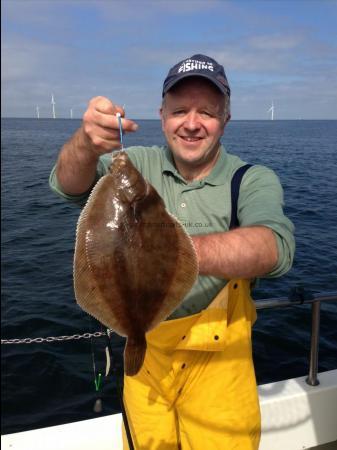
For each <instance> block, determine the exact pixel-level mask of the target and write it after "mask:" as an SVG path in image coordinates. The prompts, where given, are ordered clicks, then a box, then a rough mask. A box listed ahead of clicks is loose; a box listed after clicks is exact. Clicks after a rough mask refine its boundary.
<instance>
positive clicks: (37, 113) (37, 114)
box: [36, 106, 40, 119]
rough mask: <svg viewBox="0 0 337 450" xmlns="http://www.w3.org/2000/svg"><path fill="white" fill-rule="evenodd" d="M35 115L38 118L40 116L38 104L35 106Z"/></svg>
mask: <svg viewBox="0 0 337 450" xmlns="http://www.w3.org/2000/svg"><path fill="white" fill-rule="evenodd" d="M36 116H37V118H38V119H39V118H40V110H39V107H38V106H37V107H36Z"/></svg>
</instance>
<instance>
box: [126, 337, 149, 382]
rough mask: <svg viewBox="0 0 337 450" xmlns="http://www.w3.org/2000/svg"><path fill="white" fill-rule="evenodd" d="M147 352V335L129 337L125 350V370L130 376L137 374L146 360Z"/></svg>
mask: <svg viewBox="0 0 337 450" xmlns="http://www.w3.org/2000/svg"><path fill="white" fill-rule="evenodd" d="M145 352H146V339H145V335H142V336H138V337H137V338H130V337H129V338H128V339H127V341H126V346H125V350H124V372H125V375H128V376H130V377H132V376H134V375H136V374H137V373H138V372H139V371H140V369H141V367H142V365H143V362H144V358H145Z"/></svg>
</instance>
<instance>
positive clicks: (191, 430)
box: [50, 55, 295, 450]
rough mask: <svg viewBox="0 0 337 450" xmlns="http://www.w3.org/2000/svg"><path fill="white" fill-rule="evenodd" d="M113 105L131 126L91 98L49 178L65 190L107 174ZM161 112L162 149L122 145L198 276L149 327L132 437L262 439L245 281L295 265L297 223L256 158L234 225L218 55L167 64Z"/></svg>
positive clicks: (151, 443)
mask: <svg viewBox="0 0 337 450" xmlns="http://www.w3.org/2000/svg"><path fill="white" fill-rule="evenodd" d="M118 112H119V113H120V114H121V115H122V116H123V119H122V124H123V130H124V132H133V131H136V130H137V124H136V123H134V122H133V121H131V120H129V119H126V118H125V117H124V111H123V108H121V107H120V106H118V105H115V104H113V103H112V102H111V101H110V100H108V99H107V98H104V97H96V98H94V99H92V100H91V102H90V103H89V107H88V109H87V111H86V112H85V114H84V117H83V124H82V126H81V128H80V129H79V130H78V131H77V132H76V133H75V134H74V136H73V137H72V138H71V139H70V140H69V142H67V143H66V144H65V145H64V147H63V148H62V150H61V152H60V155H59V158H58V161H57V164H56V166H55V168H54V169H53V171H52V174H51V177H50V184H51V187H52V188H53V189H54V190H55V191H56V192H58V193H59V194H60V195H62V196H63V197H65V198H67V199H69V200H73V201H77V202H83V201H84V200H85V199H86V198H87V196H88V194H89V192H90V190H91V188H92V187H93V185H94V184H95V182H96V181H97V179H98V178H99V177H100V176H102V175H103V174H104V173H106V172H107V170H108V166H109V164H110V156H108V155H106V154H107V153H108V152H111V151H112V150H114V149H119V148H120V139H119V127H118V119H117V117H116V113H118ZM160 116H161V121H162V129H163V133H164V135H165V137H166V140H167V147H165V148H159V147H151V148H145V147H133V148H129V149H128V150H127V151H128V154H129V157H130V159H131V160H132V162H133V163H134V164H135V166H136V167H137V168H138V170H140V171H141V173H142V174H143V176H144V177H145V178H146V179H147V180H148V181H149V182H150V183H151V184H152V185H153V186H154V187H155V188H156V189H157V191H158V192H159V194H160V195H161V196H162V197H163V199H164V201H165V204H166V207H167V209H168V210H169V211H170V212H171V213H172V214H173V215H175V216H176V217H177V218H178V220H180V221H181V222H182V223H183V224H185V226H186V229H187V231H188V232H189V234H190V235H191V236H192V240H193V243H194V246H195V249H196V252H197V256H198V261H199V277H198V281H197V282H196V283H195V285H194V286H193V288H192V289H191V291H190V293H189V294H188V296H187V297H186V298H185V299H184V301H183V302H182V304H181V306H180V307H179V308H178V309H177V310H176V311H174V313H173V314H172V315H171V316H170V318H169V320H167V321H165V322H163V323H162V324H160V325H159V326H158V327H157V328H156V329H154V330H152V331H151V332H149V333H147V343H148V349H147V353H146V357H145V362H144V365H143V367H142V369H141V371H140V372H139V374H137V375H136V376H135V377H125V382H124V399H125V403H126V409H127V413H128V417H129V423H130V428H131V432H132V439H133V442H134V445H135V448H136V449H144V450H145V449H146V450H151V449H156V450H159V449H163V450H164V449H168V450H169V449H177V448H182V449H183V450H186V449H191V450H192V449H193V450H199V449H200V450H205V449H206V450H207V449H210V450H211V449H212V450H213V449H214V450H218V449H226V450H230V449H242V450H248V449H257V448H258V445H259V438H260V415H259V406H258V396H257V388H256V382H255V375H254V368H253V363H252V355H251V326H252V324H253V323H254V321H255V318H256V315H255V308H254V304H253V302H252V300H251V298H250V281H251V280H253V279H255V278H257V277H262V276H267V277H276V276H280V275H282V274H284V273H285V272H287V271H288V270H289V269H290V267H291V265H292V260H293V255H294V248H295V244H294V237H293V231H294V230H293V225H292V223H291V222H290V221H289V220H288V219H287V218H286V217H285V216H284V214H283V210H282V205H283V192H282V188H281V185H280V183H279V180H278V178H277V176H276V175H275V174H274V172H273V171H271V170H270V169H267V168H265V167H262V166H253V167H251V168H250V169H249V170H248V171H247V172H246V174H245V175H244V177H243V179H242V184H241V188H240V196H239V202H238V211H237V216H238V221H239V223H240V227H236V228H234V229H231V230H229V224H230V220H231V195H230V183H231V180H232V177H233V175H234V173H235V171H236V170H237V169H238V168H239V167H241V166H243V165H244V162H243V161H241V160H240V159H239V158H238V157H236V156H234V155H229V154H228V153H226V151H225V150H224V148H223V147H222V146H221V144H220V139H221V136H222V135H223V133H224V129H225V126H226V124H227V123H228V121H229V119H230V88H229V84H228V80H227V78H226V75H225V72H224V69H223V67H222V66H221V65H219V64H218V63H217V62H216V61H215V60H214V59H212V58H209V57H208V56H205V55H194V56H192V57H191V58H188V59H186V60H183V61H181V62H179V63H178V64H177V65H175V66H174V67H172V69H171V70H170V71H169V73H168V76H167V78H166V79H165V81H164V85H163V100H162V107H161V109H160ZM125 448H127V443H126V442H125Z"/></svg>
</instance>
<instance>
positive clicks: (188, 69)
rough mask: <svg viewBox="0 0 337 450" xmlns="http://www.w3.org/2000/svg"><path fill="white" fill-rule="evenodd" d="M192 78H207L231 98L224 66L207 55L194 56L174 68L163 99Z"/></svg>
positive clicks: (171, 70)
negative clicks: (181, 83)
mask: <svg viewBox="0 0 337 450" xmlns="http://www.w3.org/2000/svg"><path fill="white" fill-rule="evenodd" d="M191 76H198V77H204V78H207V79H208V80H209V81H211V82H212V83H213V84H215V86H216V87H217V88H218V89H220V91H221V92H222V93H223V94H226V95H228V96H229V97H230V95H231V90H230V87H229V84H228V80H227V77H226V74H225V70H224V68H223V66H222V65H221V64H218V63H217V62H216V61H215V59H212V58H210V57H209V56H206V55H193V56H191V57H190V58H187V59H184V60H182V61H180V62H179V63H178V64H176V65H175V66H173V67H172V69H170V71H169V73H168V75H167V77H166V78H165V81H164V85H163V97H164V95H165V94H166V93H167V92H168V91H169V90H170V89H171V88H172V87H173V86H174V85H175V84H176V83H178V82H179V81H181V80H182V79H184V78H187V77H191Z"/></svg>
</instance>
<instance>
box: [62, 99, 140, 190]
mask: <svg viewBox="0 0 337 450" xmlns="http://www.w3.org/2000/svg"><path fill="white" fill-rule="evenodd" d="M117 112H119V113H120V114H121V115H122V116H123V117H124V111H123V108H121V107H120V106H118V105H114V104H113V103H112V102H111V101H110V100H109V99H107V98H105V97H95V98H93V99H92V100H91V101H90V102H89V106H88V109H87V110H86V112H85V113H84V116H83V124H82V126H81V128H79V129H78V130H77V131H76V133H75V134H74V135H73V136H72V137H71V139H70V140H69V141H68V142H66V144H65V145H64V146H63V147H62V149H61V152H60V154H59V157H58V160H57V164H56V177H57V180H58V183H59V185H60V187H61V188H62V190H63V191H64V192H65V193H67V194H70V195H79V194H82V193H84V192H87V191H88V190H89V189H90V188H91V187H92V185H93V184H94V181H95V177H96V167H97V162H98V159H99V157H100V156H101V155H103V154H104V153H109V152H111V151H112V150H116V149H119V148H120V147H121V144H120V136H119V124H118V119H117V117H116V113H117ZM122 126H123V131H124V132H128V131H135V130H136V129H137V128H138V126H137V124H136V123H135V122H133V121H132V120H128V119H124V118H123V119H122Z"/></svg>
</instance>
